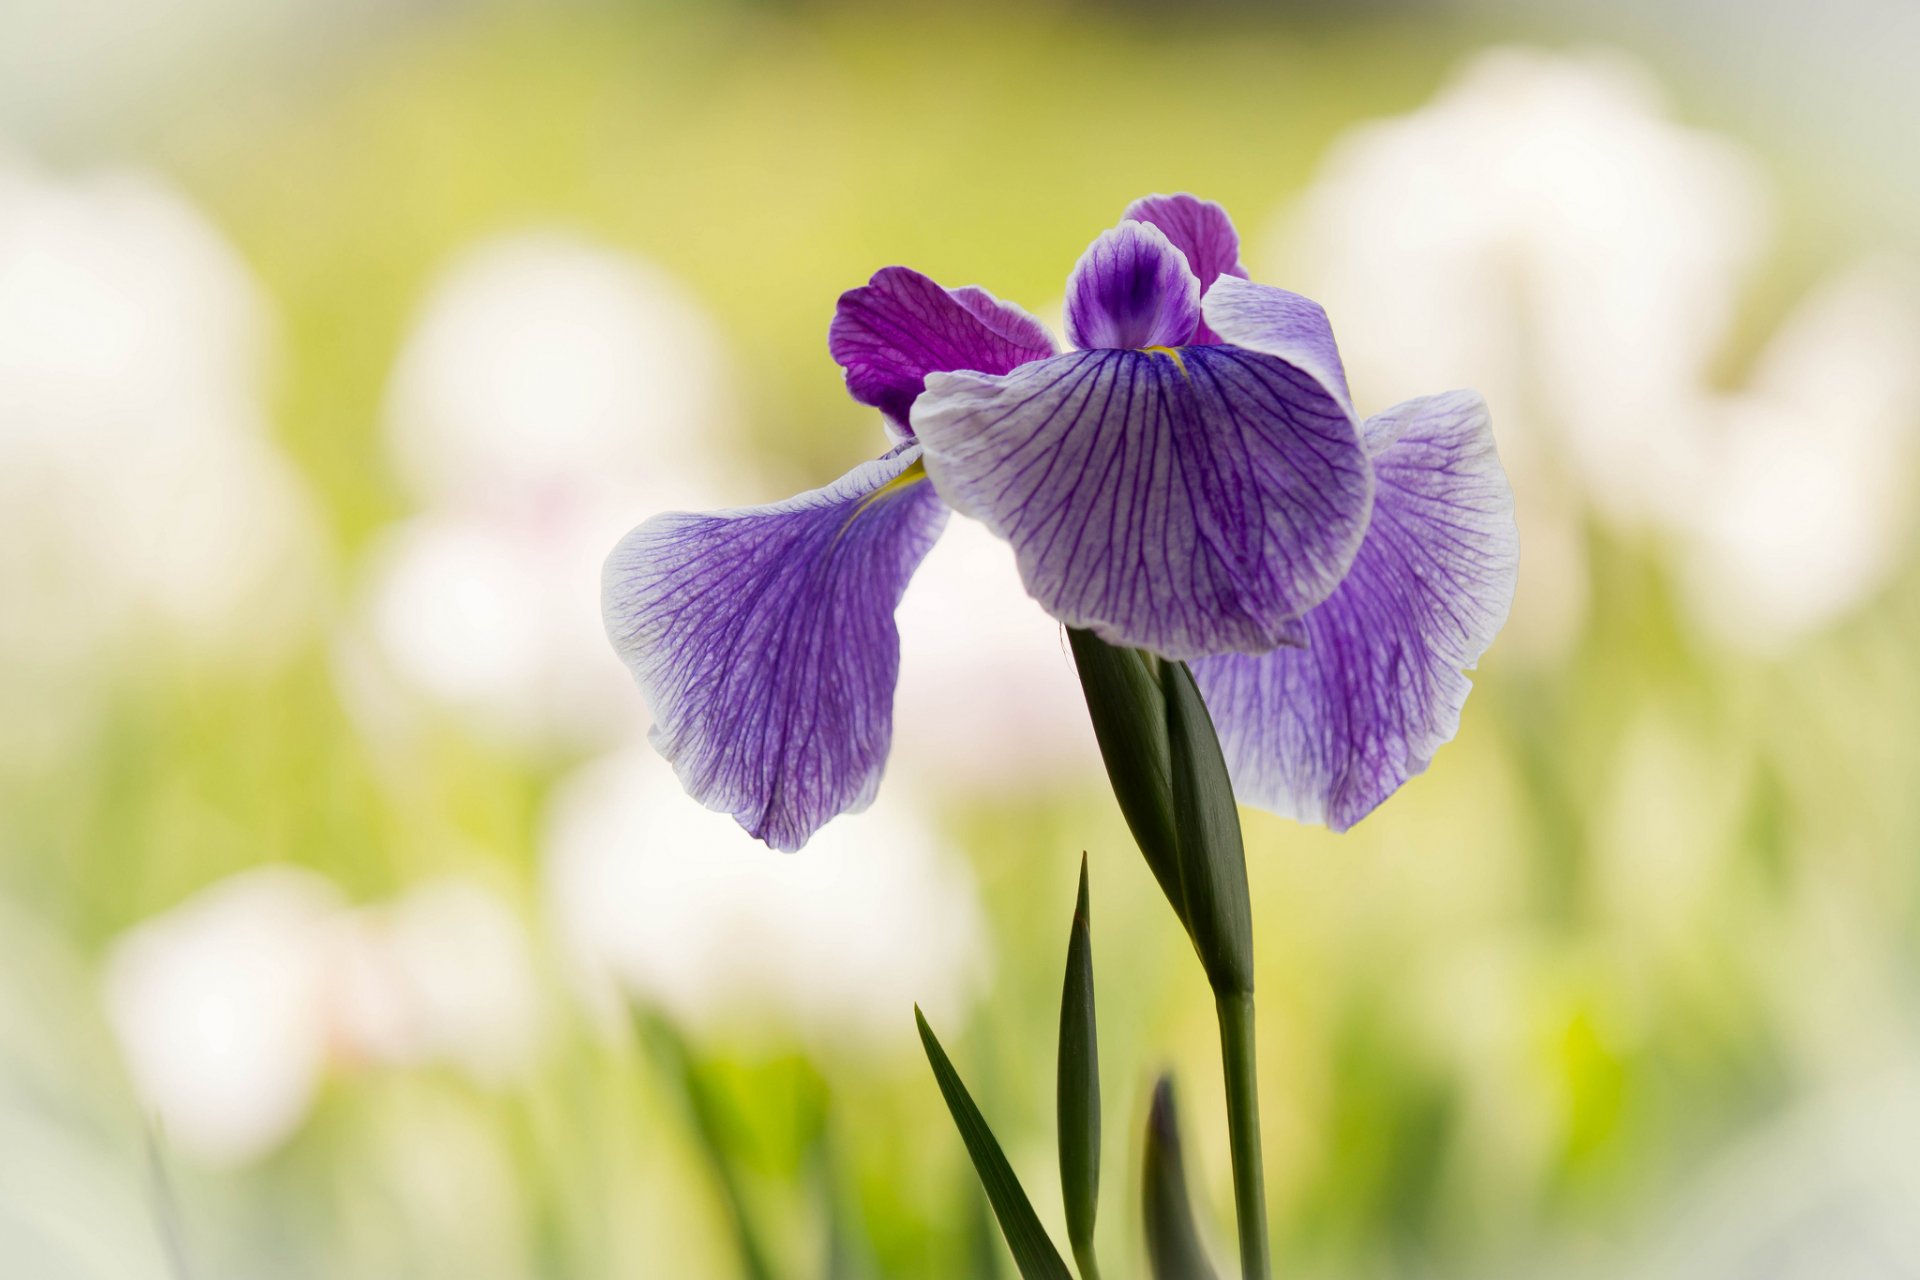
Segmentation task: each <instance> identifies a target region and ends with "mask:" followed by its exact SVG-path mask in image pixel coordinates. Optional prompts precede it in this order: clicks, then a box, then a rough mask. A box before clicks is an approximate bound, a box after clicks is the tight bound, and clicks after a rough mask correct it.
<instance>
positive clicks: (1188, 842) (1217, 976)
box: [1160, 662, 1253, 996]
mask: <svg viewBox="0 0 1920 1280" xmlns="http://www.w3.org/2000/svg"><path fill="white" fill-rule="evenodd" d="M1160 680H1161V684H1162V686H1163V687H1164V689H1165V691H1166V708H1167V711H1166V715H1167V745H1168V749H1169V754H1170V755H1171V757H1172V761H1173V815H1174V848H1175V850H1176V853H1177V856H1178V866H1179V868H1180V892H1181V896H1182V900H1183V901H1184V902H1185V903H1186V908H1187V913H1186V923H1187V932H1188V933H1189V934H1191V935H1192V937H1193V947H1194V950H1196V951H1198V952H1199V953H1200V963H1201V965H1203V966H1204V967H1205V968H1206V971H1207V981H1208V982H1209V983H1211V984H1212V985H1213V990H1214V994H1215V995H1218V996H1227V995H1245V994H1247V993H1249V992H1251V991H1252V990H1253V907H1252V904H1251V903H1250V902H1249V901H1248V898H1247V855H1246V849H1245V847H1244V846H1243V845H1242V844H1241V842H1240V811H1239V809H1238V808H1236V807H1235V805H1234V803H1233V783H1232V782H1231V781H1229V780H1228V777H1227V760H1226V757H1225V756H1224V755H1223V754H1221V751H1220V737H1219V735H1218V734H1216V733H1215V732H1214V729H1213V718H1212V717H1211V716H1209V715H1208V714H1207V704H1206V703H1205V702H1204V701H1202V700H1201V697H1200V688H1199V686H1198V685H1196V684H1194V682H1193V673H1192V672H1190V671H1188V670H1187V668H1186V664H1185V663H1180V662H1169V663H1165V664H1163V665H1162V667H1161V671H1160Z"/></svg>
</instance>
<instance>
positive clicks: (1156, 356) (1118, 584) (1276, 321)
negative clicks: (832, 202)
mask: <svg viewBox="0 0 1920 1280" xmlns="http://www.w3.org/2000/svg"><path fill="white" fill-rule="evenodd" d="M1246 276H1247V273H1246V271H1245V269H1244V268H1243V267H1242V266H1241V265H1240V261H1239V236H1238V234H1237V233H1236V232H1235V230H1234V228H1233V224H1232V222H1231V221H1230V220H1229V219H1228V217H1227V215H1226V212H1225V211H1224V210H1223V209H1221V208H1220V206H1218V205H1216V204H1213V203H1211V202H1208V201H1203V200H1198V199H1196V198H1194V197H1192V196H1188V195H1177V196H1150V197H1147V198H1146V199H1143V200H1139V201H1136V202H1135V203H1134V204H1133V205H1132V206H1130V207H1129V208H1128V209H1127V211H1126V214H1125V215H1124V217H1123V219H1122V221H1121V222H1120V224H1119V225H1118V226H1116V227H1114V228H1113V229H1112V230H1110V231H1107V232H1105V233H1103V234H1102V235H1101V236H1100V237H1099V238H1098V239H1096V240H1095V241H1094V242H1093V244H1092V246H1091V247H1089V248H1088V250H1087V251H1086V253H1085V254H1084V255H1083V256H1082V257H1081V259H1080V261H1079V263H1078V264H1077V265H1076V266H1075V267H1074V269H1073V273H1072V275H1071V276H1070V277H1069V279H1068V282H1067V304H1066V333H1067V337H1068V339H1069V340H1070V342H1071V343H1072V345H1073V347H1074V348H1075V349H1074V350H1072V351H1068V352H1060V351H1058V350H1056V349H1055V346H1054V343H1053V340H1052V338H1051V337H1050V335H1049V334H1048V332H1047V330H1046V328H1045V327H1044V326H1043V325H1041V324H1040V322H1039V321H1037V320H1035V319H1034V318H1033V317H1032V316H1031V315H1029V314H1028V313H1027V312H1025V311H1022V310H1021V309H1020V308H1018V307H1016V306H1013V305H1012V304H1010V303H1006V302H1002V301H1000V300H999V299H998V298H995V297H994V296H993V295H992V294H989V293H987V292H986V291H985V290H983V289H979V288H974V287H968V288H961V289H946V288H943V287H941V286H940V285H938V284H936V283H935V282H934V281H932V280H930V279H928V278H927V277H926V276H924V275H921V274H920V273H919V272H916V271H912V270H909V269H907V268H905V267H887V268H885V269H883V270H881V271H880V272H879V273H878V274H876V275H875V276H874V277H873V279H872V280H871V281H870V282H869V283H868V284H866V285H864V286H862V287H860V288H857V289H853V290H850V291H849V292H847V293H845V294H843V295H842V296H841V298H840V303H839V307H838V310H837V311H836V313H835V315H834V318H833V323H832V325H831V326H830V328H829V330H828V339H827V343H828V348H829V350H830V351H831V352H832V354H833V357H834V359H835V360H836V361H837V362H839V364H840V365H841V367H842V368H843V369H844V370H845V372H846V380H847V389H848V391H849V392H850V393H851V394H852V396H853V398H854V399H855V400H857V401H859V402H860V403H862V404H867V405H871V406H873V407H875V408H877V409H879V410H880V412H881V414H882V416H883V418H884V420H885V422H886V425H887V428H888V431H889V434H890V436H891V437H892V440H893V447H892V448H890V449H889V450H888V451H887V452H886V453H884V454H883V455H882V456H881V457H880V458H878V459H877V460H875V461H872V462H867V463H864V464H862V465H860V466H858V467H856V468H854V469H853V470H852V471H850V472H848V473H847V474H846V475H844V476H842V477H841V478H840V479H839V480H836V481H835V482H833V483H832V484H830V485H827V486H826V487H824V488H821V489H816V490H813V491H811V492H808V493H803V494H801V495H799V496H798V497H795V498H792V499H789V500H788V501H785V502H779V503H774V504H771V505H768V506H762V507H747V508H737V509H733V510H727V511H718V512H712V513H706V514H686V513H676V514H669V515H662V516H656V517H655V518H653V519H651V520H649V521H647V522H646V523H645V524H643V525H641V526H640V527H639V528H638V529H635V530H634V531H633V532H632V533H630V534H628V535H627V537H626V538H625V539H623V540H622V541H621V543H620V545H619V546H618V547H616V548H615V550H614V552H613V554H612V556H611V557H609V559H608V561H607V566H606V571H605V580H604V606H605V611H606V621H607V630H608V634H609V636H610V637H611V638H612V640H613V643H614V645H615V647H616V649H618V651H619V652H620V655H621V657H622V658H623V659H624V661H625V662H626V664H627V666H628V667H629V669H630V670H631V671H632V673H633V675H634V678H635V680H636V681H637V683H638V684H639V686H640V688H641V690H642V692H643V693H644V694H645V696H646V698H647V701H648V704H649V706H650V707H651V709H652V713H653V717H654V728H653V732H652V736H653V741H654V744H655V745H656V746H657V747H658V748H659V750H660V751H661V753H662V754H663V755H665V756H666V758H667V759H669V760H670V761H672V762H673V765H674V767H675V770H676V771H677V772H678V774H679V776H680V780H681V783H682V784H683V785H684V786H685V787H686V789H687V790H688V791H689V792H690V793H691V794H692V795H693V796H694V797H695V798H696V799H698V800H700V801H701V802H702V803H704V804H706V805H708V806H709V807H711V808H715V809H719V810H723V811H725V812H728V813H731V814H732V815H733V816H734V818H735V819H736V820H738V821H739V822H740V824H741V825H742V826H744V827H745V828H746V829H747V830H748V831H749V832H751V833H752V834H753V835H754V836H756V837H758V838H759V839H761V840H763V841H765V842H766V843H768V844H769V845H772V846H773V847H774V848H777V849H786V850H791V849H797V848H799V847H800V846H801V845H802V844H804V843H805V842H806V840H807V838H808V837H809V836H810V835H811V834H812V833H813V832H814V831H816V830H817V829H819V827H820V826H821V825H822V824H824V823H825V822H827V821H828V820H829V819H831V818H832V817H834V816H835V815H836V814H840V813H845V812H849V811H854V810H858V809H860V808H863V807H865V806H866V805H867V804H869V803H870V802H871V801H872V800H873V798H874V795H875V794H876V792H877V790H878V788H879V784H880V776H881V773H882V771H883V769H884V767H885V764H886V758H887V751H888V747H889V742H890V738H891V733H892V711H893V689H894V684H895V680H896V677H897V675H898V672H899V664H900V645H899V636H898V633H897V632H896V631H895V628H894V623H893V612H894V608H895V606H896V605H897V604H898V603H899V601H900V597H901V594H902V593H903V592H904V591H905V589H906V586H907V582H908V579H909V578H910V577H911V576H912V574H913V572H914V569H915V568H916V567H917V566H918V565H919V563H920V561H921V559H922V557H924V556H925V555H926V553H927V550H928V548H930V547H931V546H932V545H933V542H934V540H935V539H936V538H937V537H939V535H940V532H941V529H942V528H943V527H944V525H945V523H946V521H947V518H948V514H949V509H952V510H957V511H959V512H960V513H961V514H963V515H966V516H970V517H973V518H974V519H977V520H979V521H981V522H982V523H984V524H985V525H986V526H987V527H988V528H989V529H991V530H992V531H993V532H994V533H996V534H997V535H999V536H1000V537H1002V538H1004V539H1005V540H1006V541H1007V542H1008V543H1010V544H1011V545H1012V548H1013V551H1014V556H1015V560H1016V561H1017V563H1018V565H1019V569H1020V575H1021V579H1022V582H1023V583H1024V585H1025V586H1026V589H1027V591H1028V593H1029V594H1030V595H1031V596H1033V598H1034V599H1035V600H1037V601H1038V602H1039V603H1040V605H1041V607H1043V608H1044V609H1045V610H1046V611H1047V612H1048V613H1049V614H1051V615H1052V616H1053V617H1054V618H1055V619H1057V620H1058V621H1060V622H1061V623H1063V624H1065V625H1067V626H1070V627H1080V628H1086V629H1089V630H1091V631H1093V632H1094V633H1095V634H1096V635H1098V636H1100V637H1101V638H1102V639H1104V640H1106V641H1107V642H1108V643H1111V644H1115V645H1127V646H1133V647H1136V648H1140V649H1144V650H1147V651H1149V652H1152V653H1155V654H1159V655H1161V656H1162V657H1165V658H1168V659H1174V660H1181V661H1188V662H1190V663H1192V666H1193V671H1194V674H1195V677H1196V679H1197V680H1198V681H1199V683H1200V687H1201V689H1202V690H1203V692H1204V694H1205V696H1206V699H1207V703H1208V708H1209V710H1210V711H1211V713H1212V715H1213V717H1214V720H1215V722H1216V724H1217V725H1218V727H1219V731H1220V736H1221V741H1222V744H1223V746H1224V748H1225V750H1226V753H1227V759H1228V763H1229V766H1230V768H1231V770H1232V773H1233V779H1234V783H1235V786H1236V788H1237V790H1238V792H1239V795H1240V797H1241V798H1242V799H1243V800H1246V801H1248V802H1251V803H1254V804H1258V805H1261V806H1263V807H1266V808H1270V809H1272V810H1274V811H1276V812H1279V813H1281V814H1284V815H1287V816H1291V817H1294V818H1297V819H1299V820H1302V821H1311V822H1324V823H1326V824H1327V825H1328V826H1331V827H1333V828H1335V829H1336V830H1343V829H1345V828H1346V827H1348V826H1350V825H1351V824H1352V823H1354V822H1357V821H1358V820H1359V819H1360V818H1362V817H1364V816H1365V815H1366V814H1367V813H1369V812H1370V811H1371V810H1372V809H1373V808H1374V807H1375V806H1377V805H1378V804H1379V803H1380V802H1381V801H1382V800H1384V799H1385V798H1386V797H1387V796H1388V795H1390V794H1392V793H1393V791H1394V790H1395V789H1397V788H1398V787H1399V786H1400V784H1401V783H1403V782H1405V781H1406V780H1407V779H1408V778H1409V777H1411V776H1412V775H1414V774H1416V773H1418V772H1420V771H1421V770H1422V769H1424V768H1425V767H1426V765H1427V763H1428V761H1429V760H1430V759H1431V757H1432V754H1433V752H1434V750H1435V749H1436V748H1437V747H1439V746H1440V745H1441V744H1442V743H1444V742H1446V741H1447V740H1448V739H1449V738H1451V737H1452V736H1453V734H1454V732H1455V730H1456V729H1457V727H1458V725H1459V718H1460V709H1461V705H1462V703H1463V702H1464V701H1465V698H1466V694H1467V689H1468V681H1467V679H1466V677H1465V675H1464V674H1463V673H1462V672H1463V669H1464V668H1467V667H1470V666H1472V665H1473V663H1474V662H1475V661H1476V660H1477V659H1478V658H1479V656H1480V654H1481V652H1482V651H1483V650H1484V649H1485V648H1486V646H1487V645H1488V643H1490V642H1491V640H1492V638H1493V636H1494V634H1495V632H1497V631H1498V630H1499V627H1500V625H1501V623H1502V622H1503V621H1504V620H1505V617H1506V613H1507V607H1508V604H1509V602H1510V600H1511V598H1512V593H1513V584H1514V575H1515V569H1516V560H1517V545H1516V539H1515V535H1514V525H1513V498H1512V493H1511V491H1510V489H1509V488H1508V485H1507V481H1506V475H1505V472H1504V471H1503V470H1502V469H1501V466H1500V462H1499V458H1498V456H1497V454H1496V453H1495V450H1494V445H1493V437H1492V433H1491V428H1490V426H1489V423H1488V418H1487V411H1486V406H1485V404H1484V403H1483V402H1482V401H1481V399H1480V397H1479V396H1477V395H1475V394H1474V393H1472V392H1452V393H1449V394H1445V395H1438V396H1428V397H1424V398H1421V399H1417V400H1411V401H1408V402H1406V403H1405V404H1402V405H1399V406H1397V407H1395V408H1393V409H1389V410H1388V411H1386V412H1385V413H1382V414H1380V415H1378V416H1376V417H1374V418H1372V419H1369V420H1367V421H1365V422H1362V421H1361V419H1360V418H1359V417H1358V416H1357V415H1356V414H1355V413H1354V410H1353V406H1352V401H1351V398H1350V397H1349V395H1348V391H1347V383H1346V376H1345V373H1344V372H1343V370H1342V367H1341V362H1340V354H1339V351H1338V350H1337V348H1336V347H1335V345H1334V341H1333V333H1332V330H1331V328H1330V327H1329V325H1328V322H1327V317H1326V313H1325V312H1324V311H1322V310H1321V308H1320V307H1319V306H1318V305H1317V304H1315V303H1313V302H1311V301H1309V300H1308V299H1306V298H1303V297H1301V296H1299V295H1298V294H1294V293H1289V292H1287V291H1286V290H1283V289H1277V288H1272V287H1270V286H1267V285H1260V284H1254V283H1251V282H1249V281H1248V279H1247V278H1246ZM1436 322H1440V321H1436ZM1019 731H1020V729H1019V726H1017V725H1009V726H1008V727H1007V732H1008V733H1009V734H1010V735H1011V734H1016V733H1018V732H1019Z"/></svg>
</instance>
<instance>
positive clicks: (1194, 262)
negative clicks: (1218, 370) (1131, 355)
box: [1121, 192, 1247, 343]
mask: <svg viewBox="0 0 1920 1280" xmlns="http://www.w3.org/2000/svg"><path fill="white" fill-rule="evenodd" d="M1121 216H1122V217H1123V218H1125V219H1126V220H1128V221H1130V222H1150V223H1152V224H1153V225H1154V226H1156V227H1158V228H1160V230H1161V231H1162V232H1163V233H1165V235H1166V237H1167V239H1169V240H1171V241H1172V242H1173V247H1174V248H1176V249H1178V250H1180V252H1181V253H1183V254H1185V255H1186V259H1187V266H1188V268H1189V269H1190V270H1191V271H1192V272H1193V274H1194V277H1195V278H1196V279H1198V280H1199V281H1200V296H1201V297H1202V298H1205V297H1206V295H1207V291H1208V290H1210V289H1212V288H1213V285H1214V282H1215V281H1216V280H1218V279H1219V278H1220V277H1221V276H1238V277H1239V278H1241V279H1243V280H1244V279H1246V275H1247V269H1246V268H1245V267H1243V266H1241V265H1240V233H1239V232H1238V231H1235V230H1234V228H1233V219H1232V218H1229V217H1228V216H1227V211H1226V210H1225V209H1223V208H1221V207H1220V206H1219V205H1217V204H1215V203H1214V202H1213V201H1211V200H1202V199H1200V198H1199V197H1198V196H1190V195H1187V194H1186V193H1184V192H1182V193H1181V194H1179V195H1171V196H1145V197H1142V198H1141V199H1139V200H1135V201H1134V202H1133V203H1132V204H1130V205H1128V206H1127V211H1126V213H1124V214H1122V215H1121ZM1191 341H1193V342H1199V343H1208V342H1215V341H1218V338H1217V337H1216V335H1215V334H1214V332H1213V330H1212V329H1211V328H1210V327H1209V326H1208V325H1207V324H1206V322H1205V321H1204V320H1203V321H1202V322H1201V323H1200V325H1199V326H1198V327H1197V328H1196V329H1195V331H1194V334H1193V337H1192V339H1191Z"/></svg>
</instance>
